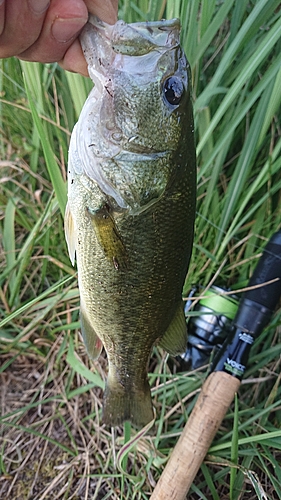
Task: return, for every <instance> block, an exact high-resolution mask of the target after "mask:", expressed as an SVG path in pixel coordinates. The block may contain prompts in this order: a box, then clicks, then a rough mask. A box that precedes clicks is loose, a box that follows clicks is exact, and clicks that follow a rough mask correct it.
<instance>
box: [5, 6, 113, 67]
mask: <svg viewBox="0 0 281 500" xmlns="http://www.w3.org/2000/svg"><path fill="white" fill-rule="evenodd" d="M1 2H2V3H1ZM117 6H118V0H0V58H5V57H11V56H17V57H18V58H19V59H23V60H25V61H38V62H42V63H46V62H59V64H60V65H61V66H62V67H63V68H64V69H66V70H69V71H74V72H77V73H81V74H83V75H88V70H87V64H86V61H85V59H84V56H83V53H82V50H81V46H80V43H79V40H78V35H79V33H80V31H81V30H82V28H83V26H84V25H85V24H86V22H87V20H88V12H90V13H91V14H94V15H96V16H97V17H99V18H100V19H102V20H103V21H105V22H107V23H109V24H114V23H115V22H116V20H117Z"/></svg>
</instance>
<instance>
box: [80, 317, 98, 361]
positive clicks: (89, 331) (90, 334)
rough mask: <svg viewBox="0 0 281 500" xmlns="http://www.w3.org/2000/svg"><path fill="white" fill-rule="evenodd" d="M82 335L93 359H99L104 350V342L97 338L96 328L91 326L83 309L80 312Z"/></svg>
mask: <svg viewBox="0 0 281 500" xmlns="http://www.w3.org/2000/svg"><path fill="white" fill-rule="evenodd" d="M80 323H81V333H82V336H83V340H84V343H85V346H86V349H87V352H88V354H89V356H90V358H92V359H97V358H98V357H99V355H100V352H101V350H102V341H101V340H100V338H99V337H98V336H97V334H96V332H95V330H94V328H93V327H92V325H91V324H90V322H89V320H88V318H87V315H86V313H85V312H84V311H83V309H82V308H81V311H80Z"/></svg>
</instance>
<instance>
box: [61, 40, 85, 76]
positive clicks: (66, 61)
mask: <svg viewBox="0 0 281 500" xmlns="http://www.w3.org/2000/svg"><path fill="white" fill-rule="evenodd" d="M59 65H60V66H61V67H62V68H63V69H65V70H67V71H72V72H73V73H80V74H81V75H83V76H89V73H88V65H87V63H86V60H85V58H84V54H83V52H82V49H81V45H80V42H79V40H78V39H76V40H75V41H74V42H73V44H72V45H71V46H70V47H69V49H68V50H67V51H66V53H65V56H64V58H63V59H62V60H61V61H59Z"/></svg>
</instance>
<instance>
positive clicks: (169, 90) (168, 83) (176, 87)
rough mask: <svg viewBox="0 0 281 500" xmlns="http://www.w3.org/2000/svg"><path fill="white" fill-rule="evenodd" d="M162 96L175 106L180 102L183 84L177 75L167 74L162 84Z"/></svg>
mask: <svg viewBox="0 0 281 500" xmlns="http://www.w3.org/2000/svg"><path fill="white" fill-rule="evenodd" d="M163 89H164V96H165V98H166V100H167V101H168V103H169V104H172V105H173V106H176V105H178V104H179V103H180V101H181V98H182V95H183V93H184V85H183V82H182V80H181V79H180V78H178V77H177V76H169V78H167V79H166V80H165V82H164V85H163Z"/></svg>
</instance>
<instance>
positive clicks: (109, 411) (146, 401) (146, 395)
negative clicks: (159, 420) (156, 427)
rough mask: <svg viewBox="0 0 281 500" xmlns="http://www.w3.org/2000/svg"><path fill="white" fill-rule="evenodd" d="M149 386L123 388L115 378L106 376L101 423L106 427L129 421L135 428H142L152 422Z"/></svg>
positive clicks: (144, 384) (147, 384) (145, 384)
mask: <svg viewBox="0 0 281 500" xmlns="http://www.w3.org/2000/svg"><path fill="white" fill-rule="evenodd" d="M153 418H154V414H153V407H152V401H151V394H150V386H149V383H148V381H145V382H144V383H143V384H142V386H140V387H138V388H135V387H134V388H132V386H131V384H130V386H128V387H125V386H123V385H121V384H120V382H119V381H118V380H116V378H114V377H112V376H110V374H109V376H108V379H107V385H106V388H105V392H104V404H103V421H104V423H105V424H106V425H110V426H112V427H113V426H116V425H121V424H122V423H123V422H125V421H126V420H129V421H130V422H132V424H134V425H135V426H136V427H144V426H145V425H146V424H148V423H149V422H150V421H151V420H153Z"/></svg>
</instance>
